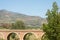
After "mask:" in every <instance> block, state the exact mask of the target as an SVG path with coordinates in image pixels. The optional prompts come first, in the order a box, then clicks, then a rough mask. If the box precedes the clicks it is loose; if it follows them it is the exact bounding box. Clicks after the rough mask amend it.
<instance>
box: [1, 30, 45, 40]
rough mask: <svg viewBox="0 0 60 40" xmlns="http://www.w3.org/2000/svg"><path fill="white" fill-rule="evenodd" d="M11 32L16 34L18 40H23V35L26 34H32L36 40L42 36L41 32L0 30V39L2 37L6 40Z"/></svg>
mask: <svg viewBox="0 0 60 40" xmlns="http://www.w3.org/2000/svg"><path fill="white" fill-rule="evenodd" d="M12 32H14V33H16V34H17V35H18V36H19V38H20V40H23V38H24V35H25V34H27V33H33V34H34V35H35V36H36V37H37V38H38V37H40V38H41V37H42V35H43V34H44V32H43V31H42V30H0V37H3V38H4V39H5V40H7V37H8V35H9V34H10V33H12Z"/></svg>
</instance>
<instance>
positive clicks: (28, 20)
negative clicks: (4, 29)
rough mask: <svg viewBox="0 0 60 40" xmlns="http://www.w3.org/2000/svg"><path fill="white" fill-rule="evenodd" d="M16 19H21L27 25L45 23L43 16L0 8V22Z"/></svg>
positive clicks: (38, 25) (10, 21)
mask: <svg viewBox="0 0 60 40" xmlns="http://www.w3.org/2000/svg"><path fill="white" fill-rule="evenodd" d="M16 20H22V21H24V23H25V24H26V25H27V26H32V27H34V26H36V27H40V26H41V25H42V24H43V23H46V22H47V21H46V19H45V18H41V17H39V16H29V15H24V14H22V13H17V12H11V11H7V10H0V23H14V22H15V21H16Z"/></svg>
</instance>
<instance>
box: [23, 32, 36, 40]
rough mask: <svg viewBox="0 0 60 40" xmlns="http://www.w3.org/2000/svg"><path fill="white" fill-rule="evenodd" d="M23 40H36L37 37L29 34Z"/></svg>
mask: <svg viewBox="0 0 60 40" xmlns="http://www.w3.org/2000/svg"><path fill="white" fill-rule="evenodd" d="M23 40H36V36H35V35H34V34H33V33H27V34H25V35H24V38H23Z"/></svg>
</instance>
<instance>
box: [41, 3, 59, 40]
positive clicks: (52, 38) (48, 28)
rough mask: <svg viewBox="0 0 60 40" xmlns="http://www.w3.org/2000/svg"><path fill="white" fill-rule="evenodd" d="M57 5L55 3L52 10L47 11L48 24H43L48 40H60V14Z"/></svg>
mask: <svg viewBox="0 0 60 40" xmlns="http://www.w3.org/2000/svg"><path fill="white" fill-rule="evenodd" d="M58 9H59V8H58V6H57V3H56V2H54V3H53V5H52V9H51V10H49V9H48V11H47V14H46V15H47V22H48V23H47V24H43V31H44V32H45V34H44V35H45V36H43V37H42V38H44V37H47V39H46V40H60V13H59V12H58Z"/></svg>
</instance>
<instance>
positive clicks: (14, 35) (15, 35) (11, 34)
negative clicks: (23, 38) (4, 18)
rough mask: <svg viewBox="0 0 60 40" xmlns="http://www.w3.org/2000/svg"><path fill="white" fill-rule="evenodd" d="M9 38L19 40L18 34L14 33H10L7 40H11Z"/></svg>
mask: <svg viewBox="0 0 60 40" xmlns="http://www.w3.org/2000/svg"><path fill="white" fill-rule="evenodd" d="M11 38H13V39H14V38H15V39H17V40H20V37H19V36H18V34H17V33H15V32H11V33H9V34H8V36H7V40H11Z"/></svg>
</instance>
